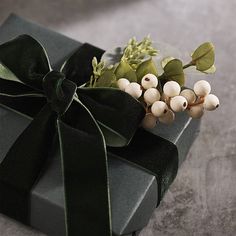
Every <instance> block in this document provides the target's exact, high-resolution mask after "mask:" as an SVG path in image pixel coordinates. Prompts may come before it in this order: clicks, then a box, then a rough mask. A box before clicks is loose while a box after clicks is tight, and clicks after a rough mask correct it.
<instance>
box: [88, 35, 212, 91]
mask: <svg viewBox="0 0 236 236" xmlns="http://www.w3.org/2000/svg"><path fill="white" fill-rule="evenodd" d="M157 53H158V50H157V49H156V48H154V47H153V45H152V41H151V39H150V37H149V36H147V37H145V38H144V39H143V40H142V41H140V42H138V41H137V40H136V39H135V38H132V39H130V40H129V42H128V44H127V45H126V47H125V48H124V50H123V54H122V56H121V57H119V58H121V59H120V60H119V59H118V60H119V61H118V62H117V63H116V64H114V65H111V66H106V65H105V62H104V61H100V62H98V61H97V59H96V58H93V60H92V66H93V75H92V76H91V78H90V82H89V84H87V86H89V87H117V80H119V79H121V78H126V79H127V80H129V81H130V82H137V83H139V84H141V80H142V78H143V76H145V75H146V74H154V75H155V76H156V77H158V79H159V80H163V82H164V81H171V80H173V81H176V82H177V83H178V84H179V85H180V86H184V84H185V75H184V69H186V68H188V67H190V66H195V67H196V69H197V70H198V71H201V72H203V73H206V74H210V73H214V72H215V70H216V68H215V66H214V61H215V52H214V46H213V44H212V43H210V42H206V43H203V44H202V45H200V46H199V47H198V48H197V49H196V50H195V51H194V52H193V54H192V56H191V57H192V60H191V61H190V62H189V63H187V64H185V65H183V63H182V61H181V60H179V59H175V58H173V57H168V58H165V59H164V60H163V61H162V63H161V64H162V65H163V70H164V73H163V74H162V75H159V76H158V72H157V67H156V65H155V62H154V60H153V57H154V56H156V55H157ZM119 55H120V52H119ZM159 84H160V83H159ZM162 84H163V83H162ZM159 89H160V90H162V88H159Z"/></svg>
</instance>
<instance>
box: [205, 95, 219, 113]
mask: <svg viewBox="0 0 236 236" xmlns="http://www.w3.org/2000/svg"><path fill="white" fill-rule="evenodd" d="M219 105H220V101H219V99H218V97H216V96H215V95H214V94H209V95H207V96H206V97H205V100H204V103H203V107H204V108H205V109H206V110H208V111H213V110H215V109H216V108H217V107H218V106H219Z"/></svg>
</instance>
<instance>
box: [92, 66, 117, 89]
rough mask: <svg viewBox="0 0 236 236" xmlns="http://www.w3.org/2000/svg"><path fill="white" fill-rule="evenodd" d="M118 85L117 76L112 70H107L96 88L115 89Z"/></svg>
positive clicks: (99, 79)
mask: <svg viewBox="0 0 236 236" xmlns="http://www.w3.org/2000/svg"><path fill="white" fill-rule="evenodd" d="M115 84H116V76H115V74H114V72H113V71H112V70H106V71H104V73H103V74H102V75H101V76H100V77H99V78H98V80H97V82H96V85H95V87H114V85H115Z"/></svg>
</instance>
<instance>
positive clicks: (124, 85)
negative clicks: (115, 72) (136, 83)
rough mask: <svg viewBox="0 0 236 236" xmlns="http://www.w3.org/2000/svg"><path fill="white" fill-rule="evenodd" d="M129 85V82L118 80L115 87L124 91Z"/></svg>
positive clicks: (122, 79) (123, 79)
mask: <svg viewBox="0 0 236 236" xmlns="http://www.w3.org/2000/svg"><path fill="white" fill-rule="evenodd" d="M129 84H130V82H129V80H127V79H125V78H121V79H118V81H117V85H118V87H119V89H120V90H122V91H125V88H126V87H127V86H128V85H129Z"/></svg>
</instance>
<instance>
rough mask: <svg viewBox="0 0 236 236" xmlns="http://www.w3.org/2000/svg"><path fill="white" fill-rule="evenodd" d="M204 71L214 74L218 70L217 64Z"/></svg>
mask: <svg viewBox="0 0 236 236" xmlns="http://www.w3.org/2000/svg"><path fill="white" fill-rule="evenodd" d="M202 72H203V73H206V74H213V73H215V72H216V67H215V65H213V66H211V67H210V68H209V69H208V70H204V71H202Z"/></svg>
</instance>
